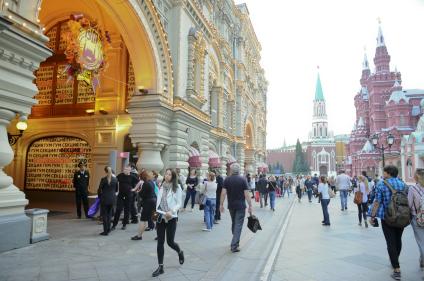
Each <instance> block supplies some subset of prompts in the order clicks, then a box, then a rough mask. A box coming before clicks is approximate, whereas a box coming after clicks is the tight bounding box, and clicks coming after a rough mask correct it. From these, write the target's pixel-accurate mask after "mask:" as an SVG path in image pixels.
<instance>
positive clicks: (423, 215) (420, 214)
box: [412, 186, 424, 227]
mask: <svg viewBox="0 0 424 281" xmlns="http://www.w3.org/2000/svg"><path fill="white" fill-rule="evenodd" d="M412 188H413V189H415V190H416V191H417V193H418V195H419V196H420V205H419V206H418V208H417V206H415V204H414V207H415V213H416V214H417V215H416V217H415V218H416V221H417V225H418V226H419V227H424V192H422V191H421V190H420V188H418V187H416V186H413V187H412Z"/></svg>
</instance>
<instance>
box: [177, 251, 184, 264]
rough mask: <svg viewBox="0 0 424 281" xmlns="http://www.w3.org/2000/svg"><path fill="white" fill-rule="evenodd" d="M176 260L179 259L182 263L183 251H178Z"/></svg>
mask: <svg viewBox="0 0 424 281" xmlns="http://www.w3.org/2000/svg"><path fill="white" fill-rule="evenodd" d="M178 260H179V261H180V264H184V252H183V251H180V252H179V253H178Z"/></svg>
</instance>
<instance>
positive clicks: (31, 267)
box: [0, 198, 293, 281]
mask: <svg viewBox="0 0 424 281" xmlns="http://www.w3.org/2000/svg"><path fill="white" fill-rule="evenodd" d="M292 202H293V201H292V200H291V199H290V200H288V199H287V198H286V199H278V200H277V208H276V209H277V210H276V211H275V212H272V211H270V210H269V209H268V208H266V209H265V208H263V209H260V208H259V207H258V206H256V207H255V211H254V212H255V214H256V215H257V216H258V217H259V218H260V221H261V224H262V227H263V229H264V230H263V231H260V232H259V233H257V234H253V233H252V232H250V231H249V230H248V229H247V228H246V227H245V228H244V231H243V235H242V241H241V248H242V251H241V252H240V253H236V254H233V253H231V252H230V251H229V244H230V240H231V232H230V216H229V213H228V211H226V212H225V213H224V214H223V215H222V221H221V223H220V224H218V225H216V226H215V227H214V229H213V231H212V232H210V233H208V232H203V231H201V229H202V228H203V227H204V225H203V212H201V211H199V210H198V209H196V210H194V212H184V213H181V215H180V220H179V224H178V229H177V235H176V242H178V243H179V244H180V246H181V248H182V249H183V250H184V252H185V257H186V261H185V264H184V265H183V266H180V265H179V263H178V257H177V254H176V253H175V252H174V251H173V250H171V249H170V248H169V247H168V246H167V245H166V244H165V274H163V275H161V276H160V278H155V279H152V278H151V273H152V272H153V270H155V269H156V267H157V257H156V241H154V237H155V233H154V232H153V231H150V232H146V233H145V235H144V236H143V240H142V241H131V240H130V237H131V236H132V235H134V234H135V233H136V229H137V226H136V225H129V226H128V227H127V230H120V229H119V228H117V230H115V231H114V232H112V234H111V235H109V236H107V237H103V236H99V235H98V234H99V233H100V232H101V230H102V226H101V225H99V224H98V223H97V222H95V221H92V220H77V219H69V215H66V216H62V217H61V216H54V217H52V218H50V219H49V226H48V231H49V233H50V235H51V239H50V240H49V241H44V242H39V243H36V244H33V245H31V246H29V247H26V248H22V249H17V250H13V251H9V252H6V253H3V254H0V281H68V280H80V281H94V280H96V281H106V280H110V281H121V280H125V281H127V280H137V281H141V280H173V281H178V280H259V275H260V274H261V271H262V268H263V265H264V263H265V262H266V260H267V256H268V255H269V252H270V251H271V250H272V248H273V243H270V242H269V241H273V239H274V238H273V237H275V234H276V233H278V231H279V229H280V228H281V224H282V222H283V221H284V218H285V215H286V213H287V209H288V207H289V205H290V204H292ZM255 205H257V204H255ZM246 221H247V220H246Z"/></svg>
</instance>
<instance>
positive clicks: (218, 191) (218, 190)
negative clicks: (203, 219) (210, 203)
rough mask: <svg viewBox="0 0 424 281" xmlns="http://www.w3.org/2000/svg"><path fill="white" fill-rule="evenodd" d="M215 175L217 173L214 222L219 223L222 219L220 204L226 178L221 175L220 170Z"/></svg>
mask: <svg viewBox="0 0 424 281" xmlns="http://www.w3.org/2000/svg"><path fill="white" fill-rule="evenodd" d="M215 175H216V183H217V188H216V205H215V206H216V208H215V221H214V224H218V223H219V221H220V220H221V211H220V210H219V205H220V202H221V192H222V187H223V185H224V178H223V177H222V176H221V174H220V173H219V171H218V170H215Z"/></svg>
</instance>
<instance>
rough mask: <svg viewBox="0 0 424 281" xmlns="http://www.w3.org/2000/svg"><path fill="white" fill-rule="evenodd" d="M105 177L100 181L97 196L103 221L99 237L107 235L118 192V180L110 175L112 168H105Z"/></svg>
mask: <svg viewBox="0 0 424 281" xmlns="http://www.w3.org/2000/svg"><path fill="white" fill-rule="evenodd" d="M104 171H105V173H106V176H105V177H103V178H102V179H101V180H100V184H99V188H98V190H97V196H98V197H99V198H100V210H101V216H102V219H103V232H102V233H100V235H104V236H106V235H109V233H110V225H111V222H112V213H113V206H114V204H115V201H116V192H117V191H118V180H117V179H116V177H114V176H113V174H112V168H111V167H108V166H106V167H105V169H104Z"/></svg>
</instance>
